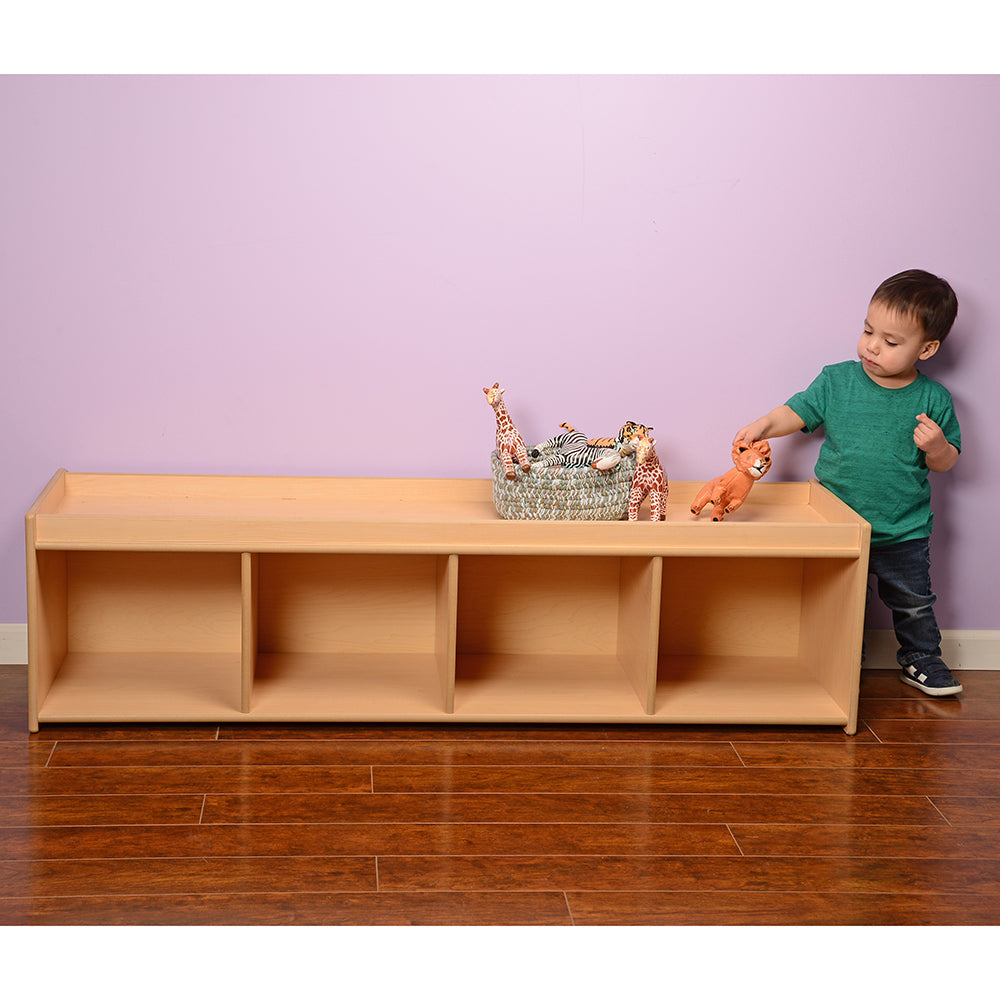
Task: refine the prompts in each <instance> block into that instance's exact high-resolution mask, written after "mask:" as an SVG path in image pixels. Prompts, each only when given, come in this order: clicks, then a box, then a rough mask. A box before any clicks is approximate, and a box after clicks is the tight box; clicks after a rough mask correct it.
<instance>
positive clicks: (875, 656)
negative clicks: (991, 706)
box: [0, 625, 1000, 670]
mask: <svg viewBox="0 0 1000 1000" xmlns="http://www.w3.org/2000/svg"><path fill="white" fill-rule="evenodd" d="M896 648H897V647H896V637H895V636H894V635H893V634H892V629H869V630H868V631H867V632H865V653H866V656H865V668H866V669H871V670H878V669H893V668H895V666H896ZM941 653H942V654H943V656H944V661H945V663H947V664H948V666H949V667H951V669H952V670H1000V629H942V631H941ZM27 662H28V626H27V625H0V664H9V663H24V664H26V663H27Z"/></svg>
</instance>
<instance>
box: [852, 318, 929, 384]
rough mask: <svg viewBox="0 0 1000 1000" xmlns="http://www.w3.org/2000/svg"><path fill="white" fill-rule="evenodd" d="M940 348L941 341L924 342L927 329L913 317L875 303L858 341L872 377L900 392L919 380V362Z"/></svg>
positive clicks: (860, 352)
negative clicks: (902, 388)
mask: <svg viewBox="0 0 1000 1000" xmlns="http://www.w3.org/2000/svg"><path fill="white" fill-rule="evenodd" d="M940 345H941V342H940V341H939V340H925V339H924V328H923V327H922V326H921V325H920V323H919V322H918V321H917V320H916V319H914V318H913V317H912V316H906V315H903V314H902V313H899V312H896V311H895V310H891V309H887V308H886V307H885V306H884V305H882V303H880V302H873V303H872V304H871V305H870V306H869V307H868V315H867V316H866V317H865V329H864V332H863V333H862V334H861V340H860V341H858V357H859V358H860V359H861V363H862V364H863V365H864V369H865V373H866V374H867V375H868V376H869V378H871V379H872V380H873V381H875V382H877V383H878V384H879V385H883V386H885V387H886V388H889V389H898V388H901V387H902V386H904V385H909V384H910V383H911V382H912V381H913V380H914V379H915V378H916V377H917V367H916V365H917V362H918V361H925V360H926V359H927V358H929V357H931V355H933V354H934V353H935V352H936V351H937V349H938V347H940Z"/></svg>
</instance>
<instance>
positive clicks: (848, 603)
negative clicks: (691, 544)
mask: <svg viewBox="0 0 1000 1000" xmlns="http://www.w3.org/2000/svg"><path fill="white" fill-rule="evenodd" d="M856 585H857V560H856V559H854V560H847V559H799V558H794V557H790V558H780V557H779V558H758V557H753V556H734V557H715V558H707V559H706V558H694V557H683V556H682V557H674V558H667V559H664V566H663V582H662V590H661V605H660V634H659V645H658V666H657V686H656V701H655V715H656V717H657V718H664V719H669V720H670V721H687V722H707V721H713V722H720V721H727V722H751V721H752V722H764V721H766V722H774V723H781V722H793V721H794V722H799V723H802V722H814V723H817V724H822V723H830V724H833V723H836V724H841V725H844V724H846V723H847V722H848V720H849V718H850V716H851V712H852V694H854V696H855V697H856V685H857V681H858V677H859V671H860V661H858V662H857V664H856V669H855V668H854V667H852V666H850V664H851V658H852V657H856V655H857V654H856V652H855V650H857V649H858V648H859V647H860V630H861V628H862V618H861V616H860V615H859V613H858V604H857V599H856V594H855V593H854V590H853V589H852V588H855V587H856ZM862 610H863V609H862Z"/></svg>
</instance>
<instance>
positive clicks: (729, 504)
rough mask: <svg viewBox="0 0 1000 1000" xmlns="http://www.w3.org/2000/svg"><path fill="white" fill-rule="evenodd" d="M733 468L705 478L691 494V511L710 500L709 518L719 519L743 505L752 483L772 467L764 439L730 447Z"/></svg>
mask: <svg viewBox="0 0 1000 1000" xmlns="http://www.w3.org/2000/svg"><path fill="white" fill-rule="evenodd" d="M733 462H734V464H735V466H736V467H735V468H734V469H730V470H729V471H728V472H727V473H725V474H724V475H722V476H717V477H716V478H715V479H712V480H711V481H709V482H707V483H706V484H705V485H704V486H703V487H702V488H701V490H700V491H699V493H698V495H697V496H696V497H695V498H694V503H693V504H691V513H692V514H696V515H697V514H700V513H701V512H702V508H704V506H705V504H707V503H711V504H712V520H713V521H721V520H722V519H723V518H724V517H725V516H726V514H732V512H733V511H734V510H737V509H738V508H739V507H741V506H742V505H743V501H744V500H746V498H747V496H748V495H749V494H750V487H751V486H753V484H754V483H755V482H757V480H758V479H760V478H761V476H763V475H764V473H766V472H767V470H768V469H770V468H771V446H770V445H769V444H768V443H767V442H766V441H753V442H751V443H750V444H738V445H736V446H735V447H734V448H733Z"/></svg>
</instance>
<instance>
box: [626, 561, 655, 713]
mask: <svg viewBox="0 0 1000 1000" xmlns="http://www.w3.org/2000/svg"><path fill="white" fill-rule="evenodd" d="M662 586H663V557H662V556H652V557H650V558H648V559H644V558H623V559H622V561H621V577H620V583H619V592H618V659H619V661H620V662H621V666H622V669H623V670H624V672H625V675H626V676H627V677H628V679H629V681H631V683H632V686H633V688H635V693H636V694H637V695H638V696H639V703H640V704H641V705H642V708H643V711H644V712H645V713H646V715H653V714H654V713H655V712H656V665H657V659H658V650H659V636H660V594H661V590H662Z"/></svg>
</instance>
